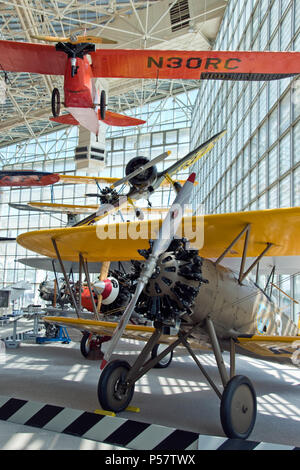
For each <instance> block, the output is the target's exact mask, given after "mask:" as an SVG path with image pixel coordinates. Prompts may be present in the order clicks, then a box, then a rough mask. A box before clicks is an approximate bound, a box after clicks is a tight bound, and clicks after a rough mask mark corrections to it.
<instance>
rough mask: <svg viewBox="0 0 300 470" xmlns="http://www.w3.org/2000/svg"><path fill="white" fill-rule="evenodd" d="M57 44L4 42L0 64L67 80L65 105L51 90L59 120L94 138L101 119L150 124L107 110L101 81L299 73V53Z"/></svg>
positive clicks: (90, 40)
mask: <svg viewBox="0 0 300 470" xmlns="http://www.w3.org/2000/svg"><path fill="white" fill-rule="evenodd" d="M36 38H37V39H43V40H45V41H53V42H54V41H55V42H56V45H55V46H53V45H47V44H38V43H23V42H15V41H0V64H1V69H2V70H3V71H6V72H9V71H10V72H29V73H38V74H46V75H63V76H64V106H65V108H66V109H67V110H68V112H69V114H63V115H59V113H60V93H59V90H58V89H57V88H54V90H53V92H52V112H53V117H52V118H51V119H52V120H54V121H57V122H60V123H65V124H76V125H78V124H81V125H82V126H84V127H86V128H88V129H89V130H90V131H91V132H94V133H95V134H97V133H98V130H99V120H101V121H104V122H105V123H107V124H109V125H117V126H130V125H134V126H136V125H139V124H143V123H144V122H145V121H142V120H139V119H135V118H132V117H129V116H123V115H120V114H117V113H113V112H110V111H107V112H106V109H105V108H106V97H105V92H104V91H103V90H102V91H100V93H99V91H98V90H97V89H96V86H95V79H96V78H100V77H101V78H111V77H115V78H146V79H147V78H148V79H168V80H172V79H194V80H195V79H214V80H218V79H221V80H274V79H280V78H286V77H289V76H293V75H297V74H299V73H300V52H253V51H251V52H242V51H173V50H171V51H170V50H153V49H148V50H147V49H145V50H133V49H97V50H96V47H95V43H105V44H108V43H114V41H111V40H106V39H102V38H99V37H90V36H79V37H75V38H72V37H71V38H55V37H51V36H36Z"/></svg>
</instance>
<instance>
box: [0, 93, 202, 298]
mask: <svg viewBox="0 0 300 470" xmlns="http://www.w3.org/2000/svg"><path fill="white" fill-rule="evenodd" d="M192 95H193V96H192ZM195 96H196V91H195V92H189V95H188V94H180V95H177V96H174V97H168V98H166V99H165V100H162V101H158V102H152V103H149V104H146V105H144V106H143V107H140V108H138V109H132V110H130V111H129V112H128V114H130V115H132V116H139V117H141V118H142V119H145V120H146V121H147V123H146V124H145V125H143V126H142V127H134V128H109V127H108V128H107V138H106V145H107V166H106V168H105V169H104V170H102V171H101V172H100V173H97V175H98V176H112V177H122V176H124V174H125V173H124V172H125V166H126V164H127V162H128V161H129V160H130V159H131V158H133V157H135V156H137V155H143V156H146V157H148V158H150V159H152V158H154V157H156V156H157V155H159V154H161V153H162V152H165V151H166V150H170V151H171V152H172V153H171V155H170V156H169V157H168V158H167V160H166V161H164V162H162V163H160V164H159V165H160V166H159V170H161V169H162V168H164V166H165V165H167V166H169V165H170V164H172V163H173V162H174V161H176V160H177V159H179V158H181V157H182V156H184V155H185V154H186V153H187V152H188V151H189V148H190V122H191V112H192V105H191V103H192V102H193V100H194V99H195ZM77 141H78V128H77V127H69V128H67V129H65V130H61V131H57V132H54V133H51V134H48V135H44V136H41V137H40V138H38V139H33V140H30V141H27V142H24V143H21V144H17V145H11V146H8V147H5V148H1V149H0V159H1V163H2V168H1V169H2V170H4V169H7V170H9V169H26V170H30V169H34V170H43V171H53V172H57V173H63V174H80V175H84V174H86V172H84V171H77V172H76V170H75V160H74V155H75V147H76V145H77ZM89 174H91V173H89ZM177 176H178V177H179V178H183V177H184V176H185V172H184V173H181V174H178V175H177ZM104 186H106V184H104ZM95 192H96V187H95V185H73V184H59V183H57V184H55V185H54V186H45V187H42V188H40V187H35V188H34V187H32V188H22V189H21V188H4V187H3V188H1V193H0V195H1V197H0V236H1V237H16V236H17V235H19V234H21V233H23V232H27V231H32V230H39V229H47V228H55V227H63V226H65V225H66V223H67V218H66V216H65V215H63V214H51V215H50V214H46V213H43V214H40V213H35V212H27V211H19V210H16V209H13V208H11V207H10V206H9V205H8V203H10V202H11V203H22V204H25V203H27V202H29V201H41V202H55V203H64V204H96V203H97V199H96V198H87V197H85V194H86V193H95ZM173 199H174V194H173V191H172V190H169V189H168V188H166V189H163V190H158V191H157V192H155V193H154V194H153V195H152V196H151V198H150V202H151V203H152V205H153V207H158V206H159V207H161V206H164V207H167V206H168V205H169V204H170V203H171V202H172V201H173ZM139 205H140V206H147V202H145V201H143V202H141V203H140V204H139ZM32 256H38V255H36V253H34V252H31V251H29V250H25V249H24V248H22V247H21V246H20V245H18V244H17V243H15V242H10V243H4V242H2V243H1V242H0V286H1V287H3V286H7V285H9V284H12V283H15V282H17V281H21V280H24V279H25V280H27V281H28V282H31V283H32V284H33V286H34V292H35V293H34V296H35V299H33V298H32V299H31V300H35V301H36V302H37V301H38V302H39V303H40V299H39V298H38V284H39V283H40V282H41V281H43V280H44V279H45V277H46V275H48V278H53V275H52V273H46V272H45V271H41V270H35V269H32V268H28V267H25V265H23V264H21V263H19V262H18V261H17V260H18V259H19V258H25V257H32ZM28 298H29V297H28Z"/></svg>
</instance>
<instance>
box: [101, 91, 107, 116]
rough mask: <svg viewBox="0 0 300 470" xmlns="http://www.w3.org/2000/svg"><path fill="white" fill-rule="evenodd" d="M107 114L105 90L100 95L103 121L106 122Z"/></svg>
mask: <svg viewBox="0 0 300 470" xmlns="http://www.w3.org/2000/svg"><path fill="white" fill-rule="evenodd" d="M105 114H106V93H105V91H104V90H102V91H101V94H100V118H101V121H104V119H105Z"/></svg>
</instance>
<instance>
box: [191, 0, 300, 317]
mask: <svg viewBox="0 0 300 470" xmlns="http://www.w3.org/2000/svg"><path fill="white" fill-rule="evenodd" d="M215 49H216V50H253V51H254V50H261V51H264V50H266V51H299V50H300V2H299V0H230V1H229V2H228V6H227V9H226V12H225V15H224V18H223V21H222V24H221V27H220V31H219V34H218V37H217V40H216V44H215ZM222 129H227V133H226V135H225V136H224V137H223V138H222V139H221V140H220V141H219V142H218V144H217V145H216V147H215V148H214V149H213V151H212V152H211V153H210V154H209V155H207V156H205V157H204V158H203V159H201V160H200V161H199V164H198V169H197V171H198V178H199V181H201V184H199V186H198V187H197V190H196V191H195V192H196V194H195V199H194V200H195V205H199V204H203V205H204V207H205V212H206V213H223V212H236V211H247V210H259V209H268V208H277V207H291V206H300V157H299V152H298V149H299V144H300V79H297V78H287V79H284V80H280V81H271V82H264V81H260V82H252V83H251V82H248V83H247V82H233V81H228V82H226V81H218V80H214V81H207V82H205V81H203V82H202V83H201V84H200V87H199V92H198V96H197V99H196V105H195V108H194V112H193V117H192V127H191V144H192V147H193V146H196V145H197V144H199V143H200V141H202V140H203V139H204V138H208V137H209V136H211V135H213V134H214V133H216V132H218V131H221V130H222ZM299 272H300V266H299ZM264 282H265V277H264V276H262V277H261V278H260V283H261V285H262V286H264V285H265V284H264ZM276 283H277V285H278V286H280V287H281V289H282V290H284V291H285V292H286V293H287V294H288V295H290V296H292V297H293V298H295V299H297V300H298V301H299V300H300V290H299V285H300V278H299V276H277V279H276ZM273 294H275V296H276V297H277V300H278V301H279V303H280V305H281V307H282V308H284V309H286V311H287V312H288V313H289V314H290V315H291V317H293V318H294V319H297V318H298V313H299V311H300V309H299V307H298V305H297V304H295V303H294V302H291V300H290V299H289V298H288V297H287V296H284V295H283V294H281V293H279V291H277V290H276V289H273Z"/></svg>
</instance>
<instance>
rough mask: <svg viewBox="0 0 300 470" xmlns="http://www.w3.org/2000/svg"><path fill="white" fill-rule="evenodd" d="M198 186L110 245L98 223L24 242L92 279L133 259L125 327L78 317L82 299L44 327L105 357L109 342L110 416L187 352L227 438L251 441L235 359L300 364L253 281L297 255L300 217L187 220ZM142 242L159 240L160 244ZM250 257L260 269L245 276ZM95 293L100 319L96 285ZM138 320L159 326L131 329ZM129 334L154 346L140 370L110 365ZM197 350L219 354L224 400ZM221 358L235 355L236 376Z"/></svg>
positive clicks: (251, 413)
mask: <svg viewBox="0 0 300 470" xmlns="http://www.w3.org/2000/svg"><path fill="white" fill-rule="evenodd" d="M193 179H194V176H190V177H189V179H188V181H187V182H186V183H185V185H184V186H183V188H182V189H181V190H180V191H179V192H178V194H177V196H176V199H175V201H174V203H173V205H172V206H171V208H170V211H169V212H168V214H167V216H166V218H165V220H164V221H161V220H159V221H156V222H154V221H142V222H130V223H119V224H112V225H111V226H110V225H107V224H106V225H105V227H104V228H105V230H106V233H109V229H110V228H111V229H112V232H111V234H113V235H114V236H113V237H109V236H107V238H103V239H101V238H99V226H98V227H97V225H96V224H94V225H88V226H87V225H86V226H79V227H70V228H65V229H52V230H41V231H35V232H29V233H24V234H21V235H20V236H19V237H18V240H17V241H18V243H20V244H21V245H22V246H23V247H25V248H27V249H30V250H32V251H35V252H36V253H39V254H41V255H44V256H49V257H52V258H57V259H58V261H59V263H60V265H61V267H62V269H63V264H64V261H75V260H78V259H79V263H80V264H81V265H82V266H83V267H84V269H85V272H86V263H88V262H93V261H102V262H103V263H104V262H110V261H129V260H134V262H133V269H134V272H133V275H132V276H133V277H132V279H133V280H135V290H134V292H133V295H132V297H131V300H130V301H129V303H128V302H127V306H126V308H125V310H124V313H123V314H122V315H121V317H120V318H119V321H118V322H116V323H112V322H108V321H99V319H97V318H96V317H95V319H92V320H91V319H90V320H89V319H83V318H80V313H81V311H80V303H78V302H77V303H76V299H73V300H74V302H73V304H74V306H75V308H76V309H77V310H76V311H77V314H78V318H65V317H45V318H44V320H45V321H46V322H50V323H51V322H52V323H55V324H57V325H63V326H67V327H68V326H71V327H72V328H77V329H79V330H80V331H84V332H85V333H84V335H85V339H86V342H85V344H86V345H87V346H89V341H91V339H92V338H95V339H94V340H93V342H94V346H98V347H99V348H100V347H101V341H102V340H103V341H107V339H108V341H107V349H106V352H105V353H104V357H103V359H102V362H101V374H100V379H99V383H98V398H99V402H100V404H101V406H102V408H103V409H105V410H111V411H115V412H119V411H122V410H124V409H126V407H127V406H128V405H129V403H130V402H131V400H132V397H133V394H134V386H135V383H136V381H137V380H139V379H140V378H141V377H142V376H143V375H144V374H145V373H147V372H148V371H149V370H150V369H151V368H152V367H155V366H157V365H158V364H159V363H160V362H161V361H164V360H165V359H166V358H168V360H167V364H168V363H169V362H170V354H172V352H173V351H174V349H175V348H176V347H177V346H179V345H181V346H184V347H185V348H186V349H187V350H188V352H189V354H190V355H191V357H192V358H193V359H194V361H195V362H196V364H197V366H198V367H199V368H200V370H201V372H202V373H203V374H204V376H205V378H206V380H207V381H208V383H209V384H210V386H211V387H212V389H213V390H214V391H215V393H216V394H217V396H218V397H219V399H220V416H221V424H222V427H223V430H224V433H225V434H226V435H227V436H228V437H230V438H240V439H246V438H247V437H248V436H249V435H250V434H251V431H252V430H253V427H254V425H255V420H256V413H257V406H256V394H255V390H254V387H253V385H252V383H251V381H250V380H249V378H248V377H246V376H242V375H236V373H235V354H236V352H238V353H241V354H245V355H250V356H252V357H253V356H254V357H260V358H263V359H265V360H275V361H276V360H277V361H283V360H285V361H287V360H288V361H290V363H291V364H292V363H293V362H294V363H295V364H299V353H300V350H299V341H300V336H299V329H298V327H297V325H296V324H295V323H294V322H293V321H292V320H291V319H290V318H289V317H288V316H287V315H286V314H285V313H284V312H282V311H281V310H280V309H279V307H278V306H277V305H276V304H275V303H274V301H273V300H272V298H270V296H269V295H268V293H267V288H266V287H265V289H262V288H261V287H259V286H258V285H257V284H256V283H255V282H253V281H252V280H250V279H249V274H250V272H251V271H252V270H253V269H254V268H255V267H257V266H258V264H259V262H260V260H261V259H262V258H263V256H265V255H266V254H267V253H268V256H270V257H272V258H276V257H283V258H284V257H286V256H299V243H298V235H299V229H300V208H299V207H292V208H282V209H269V210H262V211H250V212H238V213H225V214H209V215H205V216H202V217H201V216H193V217H183V218H182V212H183V211H182V206H183V203H184V202H186V201H187V199H185V197H188V193H190V190H191V189H192V186H193V185H192V183H193ZM153 223H154V224H156V225H155V226H156V228H157V232H158V235H157V233H156V236H153V225H152V224H153ZM165 232H167V236H164V234H165ZM133 233H136V234H137V233H138V234H140V237H135V236H132V234H133ZM141 234H148V235H149V234H151V236H152V240H150V241H149V236H148V237H147V236H142V235H141ZM188 240H189V242H190V244H189V243H188ZM248 257H249V258H253V259H254V261H253V262H251V264H250V266H249V267H247V268H245V266H246V261H247V258H248ZM226 258H227V259H229V260H230V259H232V258H233V259H237V258H239V259H240V266H239V270H238V272H234V271H232V270H231V269H230V268H227V267H224V266H223V265H222V261H223V260H226ZM87 279H89V278H88V276H87ZM89 290H90V298H91V299H94V309H95V311H96V312H97V306H96V299H95V295H94V293H93V291H92V286H91V284H90V283H89ZM133 314H134V315H139V316H141V317H144V319H145V321H150V322H153V326H148V325H147V324H146V325H144V326H143V325H141V324H140V325H133V324H131V323H129V321H130V319H131V318H132V315H133ZM171 329H173V333H174V331H175V332H176V335H174V334H172V332H171ZM128 334H131V335H132V337H135V338H136V339H139V340H142V341H146V345H145V347H144V348H143V350H142V352H141V353H140V354H139V356H138V357H137V359H136V360H135V361H134V363H133V364H132V365H130V364H129V363H127V362H126V361H124V360H120V359H114V360H112V361H111V360H110V358H111V356H112V354H113V353H114V351H115V348H116V345H117V343H118V341H119V340H120V338H121V337H122V335H123V336H125V335H128ZM107 336H108V337H109V338H107ZM110 338H111V339H110ZM97 340H98V345H97ZM160 343H163V344H168V346H167V347H165V348H164V349H163V351H162V352H159V351H158V349H157V348H158V345H159V344H160ZM194 344H198V346H196V348H197V347H200V348H204V349H207V348H209V349H210V350H212V351H213V353H214V356H215V359H216V364H217V367H218V370H219V373H220V379H221V382H222V387H223V391H220V388H219V385H217V384H216V383H215V382H214V381H213V380H212V378H211V377H210V375H209V373H208V371H207V370H206V369H205V367H203V365H202V364H201V358H199V357H198V356H196V355H195V352H194V350H195V349H196V348H195V347H194ZM223 350H225V351H230V371H229V373H228V371H227V368H226V367H225V364H224V361H223V356H222V351H223ZM149 353H150V356H151V358H150V359H149Z"/></svg>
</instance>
